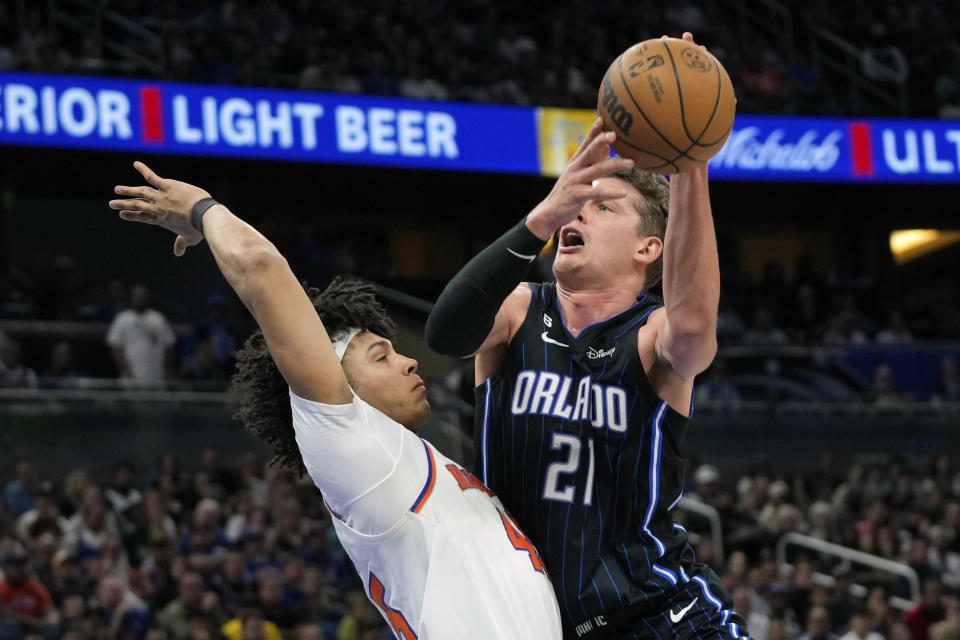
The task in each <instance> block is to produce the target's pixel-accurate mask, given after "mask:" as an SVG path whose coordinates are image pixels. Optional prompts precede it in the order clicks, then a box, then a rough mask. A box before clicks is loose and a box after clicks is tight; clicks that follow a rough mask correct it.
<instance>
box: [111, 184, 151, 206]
mask: <svg viewBox="0 0 960 640" xmlns="http://www.w3.org/2000/svg"><path fill="white" fill-rule="evenodd" d="M113 191H114V193H117V194H119V195H121V196H130V197H133V198H140V199H141V200H146V201H147V202H153V200H154V198H155V197H156V195H157V190H156V189H154V188H152V187H144V186H139V187H128V186H124V185H117V186H116V187H114V188H113Z"/></svg>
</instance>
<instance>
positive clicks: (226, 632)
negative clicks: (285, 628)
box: [220, 606, 282, 640]
mask: <svg viewBox="0 0 960 640" xmlns="http://www.w3.org/2000/svg"><path fill="white" fill-rule="evenodd" d="M220 630H221V633H222V634H223V637H224V638H225V639H226V640H282V636H281V634H280V630H279V629H278V628H277V625H275V624H274V623H273V622H271V621H269V620H267V619H265V618H264V616H263V612H262V611H260V610H258V609H257V608H255V607H250V606H247V607H244V608H243V610H242V611H241V612H240V615H238V616H237V617H236V618H234V619H232V620H229V621H227V622H226V623H225V624H224V625H223V627H221V629H220Z"/></svg>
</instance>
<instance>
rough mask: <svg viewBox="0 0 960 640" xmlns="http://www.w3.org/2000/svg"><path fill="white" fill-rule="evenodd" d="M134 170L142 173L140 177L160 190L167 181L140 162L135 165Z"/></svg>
mask: <svg viewBox="0 0 960 640" xmlns="http://www.w3.org/2000/svg"><path fill="white" fill-rule="evenodd" d="M133 168H134V169H136V170H137V171H139V172H140V175H142V176H143V179H144V180H146V181H147V182H148V183H149V184H151V185H152V186H154V187H156V188H157V189H160V188H161V187H163V183H164V182H165V180H164V179H163V178H161V177H160V176H158V175H157V174H156V173H154V171H153V169H151V168H150V167H148V166H147V165H145V164H143V163H142V162H140V161H139V160H137V161H136V162H134V163H133Z"/></svg>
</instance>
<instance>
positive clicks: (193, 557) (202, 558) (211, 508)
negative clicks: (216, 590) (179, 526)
mask: <svg viewBox="0 0 960 640" xmlns="http://www.w3.org/2000/svg"><path fill="white" fill-rule="evenodd" d="M220 514H221V509H220V504H219V503H217V502H216V501H215V500H211V499H209V498H204V499H203V500H201V501H200V502H198V503H197V507H196V509H194V512H193V520H192V526H191V527H190V532H189V533H185V534H183V536H182V537H181V539H180V553H181V554H182V555H184V556H185V557H186V559H187V566H188V567H189V568H190V569H192V570H194V571H197V572H199V573H200V574H201V575H203V576H204V579H205V580H208V579H210V578H211V577H212V574H213V573H215V572H216V571H218V570H219V569H220V567H221V565H222V564H223V558H224V555H225V554H226V552H227V550H228V549H229V548H230V543H229V541H228V540H227V539H226V538H225V537H224V535H223V531H222V530H221V529H220Z"/></svg>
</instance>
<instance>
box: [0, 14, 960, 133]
mask: <svg viewBox="0 0 960 640" xmlns="http://www.w3.org/2000/svg"><path fill="white" fill-rule="evenodd" d="M786 5H787V6H788V7H789V9H788V15H789V16H790V19H789V20H779V23H780V29H781V31H769V30H764V29H761V28H759V27H758V26H757V25H759V24H770V23H771V22H778V21H777V20H774V21H771V20H767V21H766V23H764V22H763V21H758V22H756V23H750V22H746V21H744V14H743V8H742V7H740V8H739V9H737V8H735V6H734V3H731V4H730V5H729V6H728V5H727V4H726V3H723V2H717V1H714V2H695V1H694V0H678V1H676V2H671V3H667V4H663V3H655V2H651V1H650V0H643V1H635V2H626V1H625V0H615V1H613V2H605V3H600V4H597V3H593V2H587V1H585V0H578V1H576V2H568V3H563V4H557V5H550V6H540V5H529V4H526V3H495V2H490V1H489V0H460V1H458V2H452V1H450V0H446V1H444V0H437V1H434V2H404V3H396V2H386V1H384V0H362V1H360V2H334V3H314V2H294V3H281V4H264V3H255V2H249V1H245V0H223V1H221V2H218V3H207V2H199V1H197V0H178V1H175V2H164V3H148V2H143V1H142V0H111V1H110V2H107V3H105V7H106V8H107V9H110V10H113V11H115V12H117V13H118V14H119V15H122V16H124V17H126V18H129V19H131V20H133V21H135V22H136V23H137V24H139V25H142V26H145V27H147V28H148V29H150V30H151V31H152V32H154V33H155V34H157V35H159V36H161V38H162V44H161V45H152V44H149V40H148V39H146V38H144V37H143V36H142V34H140V33H137V32H135V31H125V30H122V29H119V28H117V27H116V26H114V25H113V23H111V22H109V21H107V22H104V23H103V25H101V28H97V29H88V30H87V31H86V32H82V33H80V34H79V35H78V37H72V32H67V31H65V28H66V27H65V26H63V25H62V24H59V23H57V22H56V21H55V20H53V19H52V17H51V15H48V14H46V13H45V12H44V8H43V6H40V5H36V4H32V3H26V7H27V8H26V10H25V11H24V12H22V13H21V14H19V15H18V11H17V10H16V3H14V2H12V1H9V0H8V1H7V2H2V3H0V69H4V68H6V69H18V70H25V71H48V72H67V73H69V72H74V73H108V74H109V73H112V74H117V73H130V74H133V75H139V76H144V75H148V76H157V75H159V76H162V77H164V78H167V79H171V80H187V81H195V82H207V83H216V84H236V85H251V86H269V87H274V86H280V87H293V88H301V89H308V90H318V91H334V92H347V93H365V94H374V95H400V96H406V97H410V98H426V99H451V100H464V101H474V102H495V103H514V104H539V105H547V106H560V107H577V108H590V107H592V106H593V105H594V104H595V103H596V87H597V84H598V82H599V80H600V78H601V77H602V76H603V73H604V71H605V70H606V68H607V66H608V65H609V64H610V62H611V61H612V60H613V59H614V58H615V57H616V56H617V55H618V54H619V53H620V52H621V51H622V50H623V49H625V48H626V47H627V46H629V45H630V44H632V43H634V42H638V41H640V40H643V39H646V38H651V37H659V36H660V35H662V34H664V33H669V34H672V35H677V36H679V34H680V33H681V32H682V31H684V30H690V31H692V32H693V33H694V34H696V36H697V38H698V40H699V41H701V42H703V43H705V44H707V45H708V46H709V47H710V49H711V50H712V51H713V52H714V53H715V54H716V55H717V56H718V57H719V58H720V59H721V60H722V61H723V62H724V64H725V66H726V67H727V69H728V71H729V72H730V74H731V77H732V78H733V80H734V83H735V85H736V86H737V88H738V96H739V99H740V102H739V107H738V108H739V110H740V111H741V112H751V111H752V112H757V111H761V112H780V113H803V114H824V115H837V114H841V113H850V112H851V111H853V110H856V111H857V115H866V114H865V113H864V112H863V109H865V108H869V107H868V106H867V105H863V104H852V103H850V102H849V100H848V98H847V96H848V94H847V92H846V91H845V89H846V88H847V86H849V83H846V85H847V86H845V85H844V84H843V83H842V82H841V81H839V80H838V79H836V78H832V79H831V78H827V77H826V76H825V71H826V68H825V66H824V65H822V64H817V63H816V61H815V59H814V58H813V57H812V51H811V47H810V43H811V42H813V41H814V37H813V34H814V33H815V30H816V28H817V27H818V26H821V25H822V26H826V27H828V28H830V29H831V30H833V31H834V32H835V33H839V34H840V35H842V36H844V37H847V38H849V39H850V41H851V42H852V43H853V44H854V45H856V46H857V47H860V48H861V51H862V53H861V54H860V55H861V58H862V59H861V60H860V61H859V62H857V61H856V60H854V64H855V65H858V66H859V67H860V70H859V72H860V73H861V74H862V75H863V76H865V77H867V78H870V79H871V80H872V81H874V82H875V83H877V84H879V85H891V84H896V83H900V82H905V83H907V86H908V87H909V94H908V95H909V102H910V107H911V112H912V114H913V115H918V116H931V115H937V114H939V115H941V116H944V117H956V116H957V115H958V112H960V84H958V81H957V80H956V78H957V77H958V73H957V69H958V68H960V31H958V28H957V26H956V21H955V20H951V19H949V16H951V15H954V16H955V15H957V12H958V7H957V4H956V2H955V0H949V1H946V2H937V1H935V0H924V1H920V2H910V3H907V2H903V1H900V2H884V3H871V2H867V1H865V0H863V1H860V2H850V3H845V4H844V5H843V7H841V8H838V7H836V6H834V4H830V3H826V2H804V3H799V2H787V3H786ZM49 6H54V4H53V3H51V4H50V5H49ZM731 9H733V10H731ZM74 17H77V16H74ZM763 17H766V16H763ZM81 23H82V20H81ZM748 24H749V25H750V27H749V28H745V25H748ZM104 38H112V39H114V40H116V41H117V42H119V43H120V44H122V45H124V46H126V47H129V48H130V49H132V50H135V51H138V52H139V53H140V54H141V55H142V56H144V57H145V58H147V59H149V60H151V61H152V62H153V63H156V64H158V65H159V66H156V67H152V68H151V67H147V66H144V65H135V66H134V67H133V68H130V69H126V68H124V67H122V66H111V65H110V64H108V61H107V60H106V59H108V58H110V56H109V54H105V53H104V52H105V49H104ZM791 41H795V42H796V43H797V44H796V46H795V47H793V48H792V49H788V48H787V47H788V44H789V43H790V42H791ZM150 47H153V48H150ZM896 115H903V114H896Z"/></svg>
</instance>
